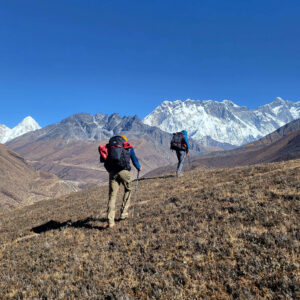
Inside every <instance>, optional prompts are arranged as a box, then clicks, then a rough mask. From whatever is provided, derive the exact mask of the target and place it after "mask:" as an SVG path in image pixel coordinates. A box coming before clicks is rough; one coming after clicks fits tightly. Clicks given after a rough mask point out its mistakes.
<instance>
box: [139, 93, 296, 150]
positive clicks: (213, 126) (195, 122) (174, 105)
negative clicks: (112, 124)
mask: <svg viewBox="0 0 300 300" xmlns="http://www.w3.org/2000/svg"><path fill="white" fill-rule="evenodd" d="M298 118H300V101H299V102H296V103H294V102H291V101H285V100H283V99H281V98H280V97H278V98H276V99H275V100H274V101H273V102H271V103H269V104H266V105H263V106H261V107H259V108H257V109H255V110H250V109H248V108H247V107H245V106H238V105H236V104H235V103H233V102H232V101H230V100H223V101H222V102H218V101H213V100H190V99H188V100H186V101H181V100H176V101H173V102H171V101H164V102H163V103H162V104H161V105H160V106H158V107H157V108H156V109H155V110H154V111H153V112H152V113H150V114H149V115H147V116H146V117H145V118H144V120H143V122H144V123H145V124H147V125H151V126H157V127H159V128H160V129H162V130H164V131H167V132H176V131H180V130H183V129H186V130H188V132H189V135H190V136H191V137H192V138H194V139H195V140H196V141H198V142H200V143H202V144H204V145H207V146H217V145H218V146H224V145H228V144H230V145H234V146H240V145H243V144H246V143H249V142H252V141H254V140H257V139H259V138H261V137H263V136H265V135H267V134H269V133H271V132H273V131H274V130H276V129H277V128H279V127H281V126H283V125H285V124H287V123H288V122H291V121H293V120H295V119H298Z"/></svg>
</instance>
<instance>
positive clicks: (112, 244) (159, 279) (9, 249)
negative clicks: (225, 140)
mask: <svg viewBox="0 0 300 300" xmlns="http://www.w3.org/2000/svg"><path fill="white" fill-rule="evenodd" d="M120 198H121V193H120V195H119V199H118V205H120V200H121V199H120ZM134 199H135V197H133V200H134ZM299 200H300V160H294V161H288V162H279V163H271V164H261V165H255V166H250V167H237V168H232V169H229V168H225V169H219V170H201V169H196V170H193V171H190V172H187V173H186V174H185V177H182V178H174V177H172V176H166V177H161V178H154V179H150V180H141V181H140V182H139V191H138V194H137V197H136V199H135V202H134V210H132V211H131V213H134V218H130V219H128V220H125V221H120V222H117V223H116V226H115V227H114V228H113V229H106V223H105V219H104V217H105V211H106V204H107V187H106V186H104V187H99V188H95V189H91V190H88V191H81V192H78V193H74V194H71V195H68V196H64V197H60V198H58V199H55V200H46V201H43V202H38V203H35V204H33V205H31V206H27V207H25V208H22V209H17V210H15V211H13V212H11V213H5V214H0V220H1V221H0V298H1V299H172V300H173V299H297V298H298V297H299V293H300V290H299V246H300V245H299V239H300V236H299V232H300V231H299V224H300V218H299V209H300V207H299ZM118 207H119V206H118ZM117 217H118V216H117Z"/></svg>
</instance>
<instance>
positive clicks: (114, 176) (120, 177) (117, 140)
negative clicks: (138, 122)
mask: <svg viewBox="0 0 300 300" xmlns="http://www.w3.org/2000/svg"><path fill="white" fill-rule="evenodd" d="M99 152H100V161H101V162H104V167H105V168H106V170H107V171H108V173H109V200H108V207H107V220H108V226H109V228H112V227H114V225H115V204H116V199H117V194H118V190H119V186H120V184H121V183H122V184H123V186H124V189H125V191H124V196H123V203H122V207H121V216H120V219H121V220H125V219H127V218H128V209H129V206H130V196H131V189H132V188H131V176H130V170H131V166H130V160H131V161H132V163H133V165H134V166H135V168H136V169H137V170H138V172H140V171H141V169H142V168H141V166H140V163H139V161H138V159H137V157H136V155H135V152H134V149H133V146H132V145H131V144H130V143H129V142H128V141H127V137H126V136H124V135H123V136H114V137H112V138H111V139H110V140H109V142H108V144H106V145H104V146H99Z"/></svg>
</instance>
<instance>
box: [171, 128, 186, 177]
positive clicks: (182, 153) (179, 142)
mask: <svg viewBox="0 0 300 300" xmlns="http://www.w3.org/2000/svg"><path fill="white" fill-rule="evenodd" d="M170 149H171V150H175V151H176V155H177V159H178V164H177V170H176V176H177V177H181V176H183V174H182V167H183V162H184V159H185V157H186V156H189V149H190V145H189V139H188V135H187V131H186V130H182V131H180V132H175V133H173V137H172V140H171V146H170Z"/></svg>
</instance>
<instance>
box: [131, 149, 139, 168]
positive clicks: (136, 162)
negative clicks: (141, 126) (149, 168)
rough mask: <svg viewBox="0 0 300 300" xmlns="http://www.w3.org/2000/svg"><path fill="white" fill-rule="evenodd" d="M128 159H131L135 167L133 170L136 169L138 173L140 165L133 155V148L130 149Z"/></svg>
mask: <svg viewBox="0 0 300 300" xmlns="http://www.w3.org/2000/svg"><path fill="white" fill-rule="evenodd" d="M130 158H131V161H132V163H133V165H134V166H135V168H136V169H137V170H138V171H140V170H141V165H140V163H139V160H138V158H137V157H136V155H135V152H134V149H133V148H131V149H130Z"/></svg>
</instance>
